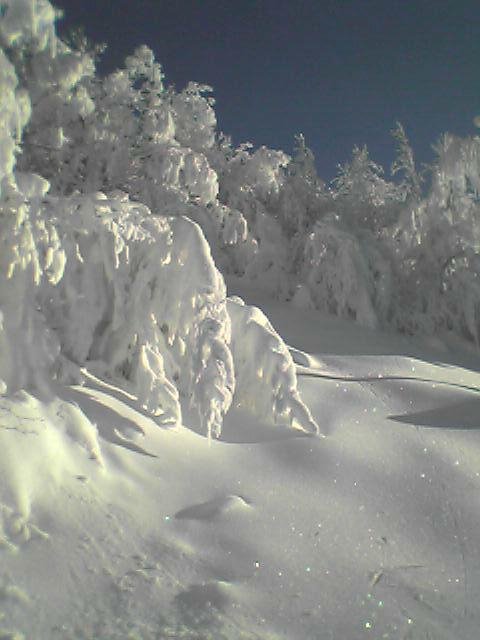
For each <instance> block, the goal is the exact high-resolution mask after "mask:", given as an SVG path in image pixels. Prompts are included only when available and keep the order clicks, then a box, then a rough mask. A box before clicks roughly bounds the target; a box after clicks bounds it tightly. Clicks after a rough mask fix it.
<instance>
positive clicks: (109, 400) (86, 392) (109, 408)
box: [58, 387, 158, 458]
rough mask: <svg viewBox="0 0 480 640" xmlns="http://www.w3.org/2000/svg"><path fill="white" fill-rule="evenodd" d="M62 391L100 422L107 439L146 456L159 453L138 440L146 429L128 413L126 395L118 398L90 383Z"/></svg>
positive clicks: (87, 414)
mask: <svg viewBox="0 0 480 640" xmlns="http://www.w3.org/2000/svg"><path fill="white" fill-rule="evenodd" d="M58 395H59V396H60V397H61V398H62V400H65V401H66V402H72V403H74V404H76V405H78V406H79V407H80V409H81V410H82V411H83V413H84V414H85V415H86V416H87V418H88V419H89V420H90V422H92V423H94V424H95V425H96V427H97V431H98V435H99V436H100V437H101V438H103V440H106V441H107V442H110V443H111V444H114V445H117V446H120V447H123V448H124V449H128V450H130V451H134V452H135V453H139V454H141V455H143V456H148V457H150V458H157V457H158V456H156V455H155V454H154V453H151V452H149V451H147V450H146V449H144V448H143V447H142V446H140V445H139V444H137V443H136V442H135V440H136V439H137V438H139V437H143V436H145V431H144V430H143V429H142V427H141V426H140V425H139V424H138V422H136V421H135V420H134V419H132V418H128V417H126V416H125V408H126V407H125V404H123V399H122V401H120V400H117V399H116V398H113V397H112V396H110V395H107V394H105V393H103V392H98V391H94V390H92V389H89V388H88V387H77V388H75V387H66V388H63V390H61V392H60V390H59V392H58ZM132 413H133V412H132Z"/></svg>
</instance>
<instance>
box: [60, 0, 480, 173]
mask: <svg viewBox="0 0 480 640" xmlns="http://www.w3.org/2000/svg"><path fill="white" fill-rule="evenodd" d="M54 4H55V5H56V6H58V7H61V8H63V9H65V19H64V20H62V22H61V23H60V30H61V32H62V31H63V30H64V29H65V28H69V27H71V26H74V25H83V26H84V28H85V32H86V34H87V36H88V37H89V38H90V39H92V40H94V41H96V42H106V43H107V44H108V49H107V52H106V53H105V54H104V59H103V62H102V64H101V69H102V70H111V69H113V68H115V67H118V66H121V65H122V63H123V60H124V58H125V56H126V55H128V54H129V53H131V52H132V51H133V49H134V48H135V47H136V46H138V45H140V44H147V45H148V46H150V47H151V48H152V49H153V50H154V51H155V54H156V58H157V60H158V61H159V62H160V63H161V64H162V66H163V69H164V72H165V74H166V82H167V84H175V86H176V87H177V88H182V87H183V86H184V85H185V84H186V83H187V82H188V81H189V80H195V81H198V82H201V83H206V84H210V85H211V86H213V88H214V96H215V98H216V101H217V104H216V113H217V118H218V122H219V127H220V129H221V130H223V131H224V132H225V133H227V134H229V135H231V136H232V137H233V141H234V143H235V144H238V143H240V142H243V141H247V140H248V141H251V142H253V143H254V144H255V145H261V144H266V145H267V146H270V147H273V148H277V149H278V148H279V149H283V150H285V151H287V152H289V153H290V152H291V149H292V142H293V136H294V134H295V133H298V132H303V133H304V134H305V136H306V140H307V144H308V145H309V146H310V147H311V148H312V149H313V151H314V153H315V156H316V160H317V166H318V171H319V174H320V175H321V176H322V177H323V178H324V179H330V178H331V177H333V175H334V174H335V173H336V165H337V164H338V163H342V164H343V163H344V162H345V161H347V160H348V158H349V157H350V153H351V150H352V147H353V146H354V145H363V144H367V146H368V148H369V150H370V154H371V156H372V158H373V159H374V160H376V161H377V162H379V163H380V164H382V165H384V167H385V169H386V170H389V168H390V164H391V162H392V159H393V143H392V140H391V138H390V135H389V131H390V130H391V128H392V127H393V125H394V123H395V121H396V120H400V121H401V122H402V124H403V125H404V127H405V129H406V131H407V134H408V136H409V137H410V140H411V142H412V145H413V147H414V149H415V152H416V154H417V160H418V161H419V162H427V161H430V160H431V159H432V157H433V156H432V152H431V145H432V144H433V143H434V142H435V141H436V140H437V139H438V137H439V135H440V134H441V133H442V132H444V131H450V132H452V133H456V134H459V135H466V134H472V133H474V132H475V131H476V130H475V129H474V127H473V125H472V119H473V117H474V116H476V115H478V114H480V0H452V1H451V0H417V1H416V2H413V1H410V0H344V1H343V2H342V1H337V2H333V1H331V0H304V1H303V0H290V1H287V0H224V1H223V2H221V1H219V0H196V1H194V0H57V1H56V2H55V1H54Z"/></svg>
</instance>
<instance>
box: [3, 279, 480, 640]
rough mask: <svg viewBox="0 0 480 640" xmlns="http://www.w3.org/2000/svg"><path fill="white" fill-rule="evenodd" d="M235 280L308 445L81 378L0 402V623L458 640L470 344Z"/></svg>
mask: <svg viewBox="0 0 480 640" xmlns="http://www.w3.org/2000/svg"><path fill="white" fill-rule="evenodd" d="M231 287H232V289H233V287H234V283H232V284H231ZM235 292H238V293H241V295H242V296H243V297H244V298H245V299H246V300H248V301H249V302H253V303H257V302H258V299H259V297H262V299H263V300H264V304H263V308H264V311H265V312H266V313H268V317H269V318H270V319H271V322H272V325H273V326H274V327H276V328H277V329H279V330H280V331H281V334H282V336H283V337H284V338H285V340H286V341H287V342H288V344H290V345H291V346H292V347H291V351H292V357H293V358H294V360H295V362H296V363H297V365H296V366H297V371H298V384H299V388H300V392H301V394H302V397H303V398H304V399H305V400H306V401H307V404H308V406H309V408H310V410H311V412H312V415H313V417H314V418H315V419H316V420H317V421H318V423H319V424H320V427H321V429H322V431H324V432H326V433H327V434H328V436H327V438H323V439H322V438H318V437H311V436H310V437H308V436H306V435H305V434H303V433H302V432H298V431H295V430H291V429H288V428H286V427H282V426H280V425H271V424H269V423H268V422H265V421H259V420H255V419H254V418H253V417H252V415H251V414H250V415H249V414H248V413H247V412H245V411H243V412H242V411H241V410H240V409H239V410H238V411H236V412H233V413H231V414H227V419H226V420H225V423H224V427H223V431H222V435H221V438H220V439H219V440H213V441H210V442H209V440H208V438H206V437H205V435H204V434H203V433H196V432H195V430H193V429H192V428H188V427H186V426H181V425H178V426H177V427H174V428H165V426H162V424H161V419H159V418H157V417H155V416H152V415H149V414H147V413H146V412H143V411H141V410H140V409H139V407H138V404H137V403H136V401H135V398H134V397H133V396H132V395H130V394H128V393H127V392H125V391H123V390H122V389H120V388H118V387H116V386H115V385H114V384H109V383H107V382H104V381H102V380H100V379H98V378H96V377H95V376H94V375H92V374H88V373H87V374H86V382H85V384H84V385H83V386H75V385H73V386H64V385H57V386H56V387H55V399H54V400H52V399H44V398H42V397H41V395H40V394H38V393H37V394H35V393H33V392H32V393H27V392H19V393H18V394H17V395H14V396H11V397H3V398H2V399H1V401H0V438H1V443H0V451H1V452H2V454H1V455H0V473H1V478H2V481H1V507H0V513H1V522H2V528H1V531H2V535H1V540H2V546H1V551H0V554H1V556H2V562H1V567H2V569H1V575H0V578H1V582H0V596H1V597H0V610H1V611H2V613H3V618H2V620H1V623H0V629H1V630H2V633H3V634H4V636H3V637H11V638H14V637H18V638H21V637H24V638H30V637H32V638H33V637H34V638H36V639H38V640H43V639H47V638H48V639H49V640H51V639H53V638H72V639H73V638H118V639H119V640H120V639H121V638H122V639H123V638H142V639H150V638H192V639H193V638H212V639H217V638H229V639H230V638H262V639H263V638H269V639H272V640H273V639H280V638H282V639H286V638H288V639H292V638H305V639H312V640H313V639H315V640H317V639H322V640H323V639H324V638H325V639H330V638H342V639H344V640H357V639H358V638H363V637H365V638H369V637H371V638H392V639H399V640H400V639H402V640H404V639H406V638H410V639H414V638H415V639H417V638H429V637H430V638H435V639H439V640H442V639H446V640H447V639H449V640H450V639H452V638H456V639H457V638H459V639H462V640H472V639H473V638H475V637H476V634H477V630H478V625H479V623H480V612H479V608H478V596H479V593H480V574H479V571H478V569H477V567H478V564H479V559H480V558H479V554H480V549H479V544H478V535H477V531H478V527H479V525H480V504H479V503H478V500H476V498H475V495H476V492H477V491H478V487H479V484H480V440H479V437H478V433H479V432H478V427H479V426H480V424H479V417H478V416H479V415H480V411H479V405H478V389H479V388H480V359H479V358H478V356H475V355H474V354H472V353H469V352H467V351H462V350H461V349H460V347H458V346H457V347H456V349H455V350H452V349H451V348H449V347H448V345H446V344H445V343H444V342H441V340H440V339H438V340H437V342H436V343H435V344H433V345H432V344H429V343H425V342H422V341H420V340H417V341H414V340H411V339H406V338H401V337H399V336H397V335H393V334H387V333H384V334H380V333H378V332H374V331H372V330H369V329H366V328H361V327H359V326H358V325H354V324H352V323H349V322H348V321H332V319H331V318H328V317H324V316H322V315H321V314H319V313H318V312H317V311H311V310H298V309H295V308H293V307H289V306H287V305H282V304H280V303H278V302H275V301H272V300H268V298H265V296H264V294H262V293H261V292H258V291H254V290H251V291H250V293H249V292H248V291H247V290H240V288H239V287H237V291H235ZM234 304H239V303H238V302H237V303H234ZM259 313H260V312H259ZM339 322H340V323H341V326H339ZM315 345H316V346H315ZM7 631H8V632H9V633H10V634H11V635H10V636H8V635H6V634H7ZM15 634H16V635H15Z"/></svg>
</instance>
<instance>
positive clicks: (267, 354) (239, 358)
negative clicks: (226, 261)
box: [228, 297, 318, 433]
mask: <svg viewBox="0 0 480 640" xmlns="http://www.w3.org/2000/svg"><path fill="white" fill-rule="evenodd" d="M228 313H229V315H230V317H231V319H232V345H231V348H232V354H233V362H234V365H235V370H236V373H237V375H236V388H235V397H234V401H233V402H234V406H235V407H238V408H242V409H246V410H248V411H250V412H252V413H253V414H254V415H256V416H258V417H260V418H261V419H263V420H265V421H266V422H272V423H273V424H281V425H286V426H289V427H294V428H299V429H303V430H305V431H308V432H310V433H318V425H317V424H316V422H315V421H314V419H313V418H312V415H311V414H310V411H309V410H308V408H307V407H306V406H305V405H304V404H303V402H302V401H301V399H300V396H299V394H298V390H297V377H296V374H295V364H294V362H293V360H292V356H291V355H290V352H289V350H288V348H287V347H286V345H285V343H284V342H283V340H282V339H281V338H280V336H279V335H278V333H277V332H276V331H275V329H274V328H273V327H272V325H271V324H270V322H269V320H268V318H267V317H266V316H265V315H264V314H263V313H262V311H260V309H257V308H256V307H250V306H248V305H245V304H244V302H243V300H241V299H240V298H237V297H234V298H229V299H228Z"/></svg>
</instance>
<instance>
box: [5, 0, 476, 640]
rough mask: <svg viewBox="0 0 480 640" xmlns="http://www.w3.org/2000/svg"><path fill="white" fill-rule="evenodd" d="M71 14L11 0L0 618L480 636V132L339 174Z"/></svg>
mask: <svg viewBox="0 0 480 640" xmlns="http://www.w3.org/2000/svg"><path fill="white" fill-rule="evenodd" d="M55 18H56V11H55V9H54V8H53V7H52V5H51V4H50V3H49V2H48V0H4V1H3V2H1V3H0V45H1V49H0V85H1V87H0V88H1V92H0V96H1V97H0V106H1V109H0V111H1V115H0V249H1V251H0V640H1V639H4V640H7V639H9V640H22V639H23V640H25V639H27V638H33V639H34V640H47V639H48V640H52V639H55V638H59V639H72V640H73V639H75V640H78V639H84V640H88V639H90V640H94V639H95V640H99V639H102V640H107V639H110V640H113V639H117V640H124V639H128V640H139V639H141V640H150V639H151V640H154V639H155V640H163V639H166V638H179V639H180V638H187V639H190V640H207V639H209V638H210V639H212V640H222V639H227V638H228V640H232V639H236V638H238V639H240V638H242V639H245V638H252V639H253V638H262V640H278V639H284V640H287V639H288V640H293V639H295V640H296V639H297V638H302V639H305V640H323V639H325V640H329V639H342V640H358V639H359V638H363V637H365V638H369V637H370V638H391V639H398V640H421V639H425V640H427V639H431V638H435V640H437V639H438V640H442V639H445V640H447V639H453V638H454V639H455V640H457V639H460V640H462V639H463V640H467V639H468V640H473V639H474V638H475V637H478V628H479V623H480V615H479V610H478V605H477V602H478V601H479V595H480V574H479V571H478V567H479V566H480V563H479V548H478V546H479V545H478V543H477V538H478V536H477V535H476V533H477V531H478V526H479V518H480V505H479V503H478V500H477V498H476V496H477V493H478V485H479V483H480V450H479V444H480V443H479V439H478V427H479V426H480V425H479V417H478V416H479V415H480V412H479V410H478V409H479V405H478V391H479V388H480V386H479V383H480V357H479V354H478V343H479V335H480V333H479V332H480V325H479V318H480V314H479V300H480V297H479V295H480V294H479V292H480V289H479V285H478V282H477V279H478V270H479V265H480V253H479V248H478V247H479V246H480V245H479V242H480V240H479V233H478V228H479V227H478V211H479V202H478V185H479V184H480V181H479V179H478V176H479V166H480V165H479V158H480V138H478V137H476V138H467V139H464V140H461V139H458V138H456V137H453V136H449V135H448V134H446V135H445V136H444V137H443V138H442V139H441V141H440V143H439V144H438V145H437V148H436V153H437V161H436V164H435V165H434V168H433V170H432V180H431V185H430V190H429V191H427V190H425V193H423V191H422V188H421V177H420V175H419V174H418V173H417V171H416V169H415V162H414V157H413V153H412V150H411V148H410V145H409V142H408V139H407V137H406V134H405V132H404V131H403V128H402V127H401V125H399V124H398V125H397V129H396V130H395V132H394V137H395V138H396V140H397V143H398V146H399V156H398V159H397V162H396V164H395V166H394V171H396V172H397V171H398V172H400V173H401V175H402V176H403V182H401V183H400V184H396V183H393V182H389V181H387V180H386V179H384V178H383V177H382V176H383V170H382V168H381V167H379V166H377V165H376V164H375V163H374V162H372V161H371V160H370V158H369V155H368V151H367V149H366V148H364V149H359V148H355V149H354V151H353V156H352V161H351V163H350V164H346V165H345V166H344V167H343V168H342V169H341V170H340V175H339V178H338V179H337V180H336V181H335V182H334V183H333V184H332V185H331V186H330V187H327V186H326V185H324V183H323V182H322V181H321V179H320V178H319V177H318V176H317V175H316V171H315V166H314V158H313V154H312V153H311V152H310V150H309V149H308V147H307V146H306V144H305V140H304V138H303V136H301V135H300V136H298V137H297V146H296V149H295V155H294V158H293V159H292V158H289V157H288V156H287V155H286V154H284V153H283V152H281V151H273V150H271V149H267V148H266V147H261V148H260V149H258V150H256V151H251V145H249V144H248V143H246V144H242V145H240V146H239V147H238V148H237V149H234V148H233V147H232V145H231V142H230V141H229V139H228V138H227V137H225V136H223V134H220V133H219V132H218V131H217V130H216V123H217V120H216V114H215V111H214V109H213V106H214V100H213V98H211V97H210V96H209V94H210V92H211V89H210V87H208V86H206V85H200V84H197V83H189V84H188V85H187V87H186V88H185V89H184V90H183V91H180V92H177V91H176V90H175V89H174V88H173V87H170V88H168V89H166V88H165V84H164V82H163V80H164V75H163V71H162V68H161V66H160V64H159V63H158V62H156V61H155V58H154V55H153V52H152V51H151V50H150V49H149V48H148V47H145V46H143V47H139V48H138V49H137V50H136V51H135V52H134V53H133V55H132V56H130V57H129V58H127V60H126V61H125V68H124V69H123V70H120V71H117V72H115V73H113V74H111V75H110V76H109V77H107V78H105V79H101V78H99V77H96V76H95V75H94V74H95V55H96V53H97V54H98V53H99V51H100V49H101V47H100V48H99V47H98V46H95V45H90V44H89V43H88V42H87V41H85V40H83V39H82V37H81V35H79V34H77V35H76V36H73V39H74V40H75V39H76V44H72V45H71V46H69V45H67V44H66V43H65V42H62V41H61V40H59V39H58V38H57V36H56V34H55ZM275 297H276V298H275ZM288 300H290V303H288V302H287V301H288ZM318 309H320V310H322V312H330V313H331V314H334V315H336V317H332V316H324V315H322V314H321V313H320V311H318ZM353 320H356V324H353V323H352V322H353ZM360 325H363V327H362V326H360ZM388 328H390V329H395V328H396V329H401V330H403V331H408V332H411V333H415V332H416V333H417V334H418V335H417V337H416V338H407V337H405V336H401V335H399V334H392V333H389V332H388V331H387V329H388ZM382 329H384V330H385V331H382ZM465 340H466V341H467V342H465Z"/></svg>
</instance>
